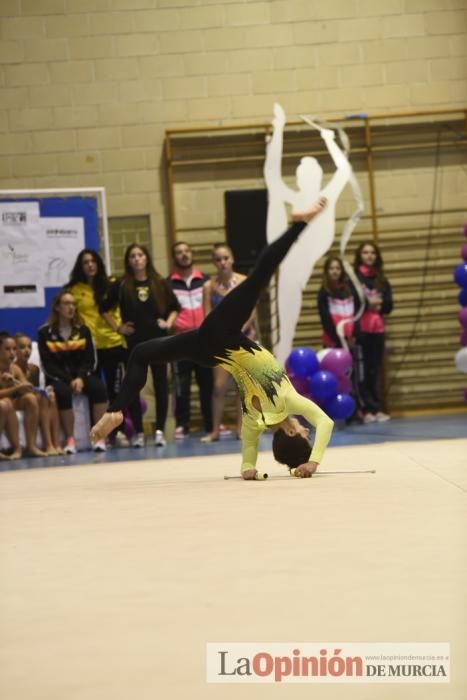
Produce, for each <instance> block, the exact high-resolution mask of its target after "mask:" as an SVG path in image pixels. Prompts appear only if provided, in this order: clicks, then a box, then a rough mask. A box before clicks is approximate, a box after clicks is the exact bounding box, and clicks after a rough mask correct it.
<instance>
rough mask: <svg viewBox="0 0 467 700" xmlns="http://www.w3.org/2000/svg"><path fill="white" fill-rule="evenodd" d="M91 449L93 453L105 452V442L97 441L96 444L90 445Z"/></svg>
mask: <svg viewBox="0 0 467 700" xmlns="http://www.w3.org/2000/svg"><path fill="white" fill-rule="evenodd" d="M92 449H93V451H94V452H106V451H107V445H106V444H105V440H104V439H102V440H97V441H96V442H93V443H92Z"/></svg>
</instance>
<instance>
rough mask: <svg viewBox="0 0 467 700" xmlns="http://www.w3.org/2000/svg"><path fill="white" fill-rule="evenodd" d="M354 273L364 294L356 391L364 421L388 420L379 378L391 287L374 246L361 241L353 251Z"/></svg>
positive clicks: (389, 310)
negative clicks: (364, 301)
mask: <svg viewBox="0 0 467 700" xmlns="http://www.w3.org/2000/svg"><path fill="white" fill-rule="evenodd" d="M354 267H355V273H356V275H357V277H358V279H359V280H360V282H361V284H362V286H363V290H364V292H365V296H366V304H367V306H366V309H365V311H364V312H363V314H362V316H361V318H360V321H359V326H360V332H359V334H358V344H359V347H360V348H361V360H362V361H361V362H359V363H358V367H359V377H358V382H359V394H360V400H361V403H362V410H363V421H364V423H374V422H375V421H378V422H384V421H387V420H389V419H390V416H389V415H388V414H387V413H384V412H383V410H382V407H383V401H382V399H381V395H380V389H379V386H380V381H381V373H382V368H383V362H384V341H385V335H384V316H385V315H387V314H390V313H391V311H392V306H393V305H392V290H391V285H390V284H389V282H388V280H387V278H386V277H385V275H384V271H383V259H382V257H381V253H380V250H379V248H378V246H377V245H375V244H374V243H371V242H367V243H362V244H361V245H360V246H359V247H358V249H357V252H356V253H355V262H354Z"/></svg>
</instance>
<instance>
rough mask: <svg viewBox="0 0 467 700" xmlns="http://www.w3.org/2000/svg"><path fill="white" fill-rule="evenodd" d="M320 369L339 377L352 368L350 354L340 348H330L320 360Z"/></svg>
mask: <svg viewBox="0 0 467 700" xmlns="http://www.w3.org/2000/svg"><path fill="white" fill-rule="evenodd" d="M320 369H322V370H324V371H325V372H332V374H334V375H335V376H336V377H341V376H342V375H344V374H347V372H349V371H350V370H351V369H352V355H351V354H350V352H349V351H348V350H343V349H342V348H336V349H335V350H331V352H329V353H328V354H327V355H326V357H325V358H323V360H322V361H321V363H320Z"/></svg>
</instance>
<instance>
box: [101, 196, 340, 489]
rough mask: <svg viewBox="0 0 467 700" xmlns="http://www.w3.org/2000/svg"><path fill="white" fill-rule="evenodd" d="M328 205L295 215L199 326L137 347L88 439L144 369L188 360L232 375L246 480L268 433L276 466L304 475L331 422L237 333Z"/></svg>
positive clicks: (114, 414)
mask: <svg viewBox="0 0 467 700" xmlns="http://www.w3.org/2000/svg"><path fill="white" fill-rule="evenodd" d="M326 203H327V200H326V199H325V198H320V199H319V201H318V202H317V203H316V204H314V205H313V206H311V207H310V208H309V209H307V210H305V211H303V212H293V213H292V220H293V222H294V223H293V224H292V225H291V226H290V228H289V229H288V230H287V231H286V232H285V233H283V234H282V235H281V236H280V237H279V238H277V239H276V240H275V241H274V242H273V243H271V244H269V245H267V246H266V247H265V248H264V249H263V251H262V252H261V254H260V256H259V258H258V260H257V262H256V264H255V267H254V268H253V270H252V271H251V273H250V274H249V276H248V277H247V278H246V279H245V280H244V281H243V282H241V284H239V285H238V286H237V287H235V288H234V289H233V290H232V291H231V292H230V294H227V295H226V296H225V297H224V298H223V299H222V301H221V302H220V303H219V304H218V306H216V308H215V309H213V311H212V312H211V313H210V314H209V315H208V316H207V317H206V318H205V319H204V321H203V323H202V324H201V326H200V327H199V328H197V329H196V330H193V331H188V332H186V333H181V334H179V335H175V336H169V337H166V338H156V339H153V340H148V341H146V342H143V343H140V344H138V345H137V346H136V347H135V348H134V349H133V351H132V353H131V356H130V360H129V364H128V367H127V371H126V375H125V378H124V381H123V383H122V386H121V389H120V393H119V394H118V395H117V397H116V398H115V400H114V401H113V402H112V404H111V405H110V407H109V409H108V411H107V412H106V413H105V414H104V415H103V416H102V418H101V419H100V420H99V421H98V422H97V423H96V424H95V425H94V427H93V428H92V430H91V439H92V440H93V441H94V442H96V441H97V440H101V439H103V438H105V437H106V436H107V435H108V434H109V433H110V432H111V431H112V430H114V428H116V427H117V426H118V425H120V423H121V422H122V421H123V413H122V411H123V409H125V408H126V407H127V406H129V404H130V403H131V402H132V401H133V400H134V398H135V397H136V396H137V395H138V393H139V392H140V391H141V389H142V388H143V387H144V385H145V383H146V377H147V370H148V366H149V365H150V364H154V363H158V362H172V361H178V360H191V361H193V362H196V363H198V364H200V365H202V366H203V367H216V366H221V367H224V369H226V370H227V372H229V373H230V374H231V375H232V377H233V378H234V380H235V382H236V384H237V385H238V389H239V392H240V397H241V402H242V411H243V421H242V431H241V439H242V466H241V474H242V476H243V478H244V479H247V480H253V479H256V478H260V475H259V474H258V471H257V469H256V460H257V455H258V442H259V438H260V435H261V433H262V432H263V431H264V430H265V429H266V428H269V429H271V430H272V432H273V433H274V437H273V443H272V450H273V455H274V457H275V459H276V461H277V462H279V463H281V464H285V465H287V466H288V467H289V468H290V469H293V474H294V475H295V476H298V477H301V478H309V477H311V476H312V474H313V473H314V472H315V471H316V469H317V467H318V464H319V463H320V461H321V460H322V457H323V454H324V450H325V449H326V446H327V444H328V442H329V439H330V437H331V433H332V427H333V421H332V420H331V419H330V418H329V417H328V416H327V415H326V414H325V413H324V411H322V410H321V409H320V408H319V407H318V406H317V405H316V404H315V403H313V401H310V400H309V399H306V398H305V397H303V396H301V395H300V394H298V393H297V392H296V391H295V389H294V387H293V386H292V384H291V383H290V381H289V379H288V377H287V374H286V373H285V371H284V369H283V368H282V367H281V366H280V364H279V363H278V362H277V360H276V359H275V358H274V357H273V355H271V353H270V352H268V351H267V350H266V349H265V348H263V347H261V345H259V344H258V343H256V342H255V341H254V340H251V339H250V338H247V336H245V335H244V334H243V333H242V332H241V329H242V327H243V326H244V325H245V323H246V321H247V320H248V319H249V318H250V316H251V313H252V311H253V309H254V307H255V305H256V303H257V301H258V298H259V295H260V292H261V289H262V288H263V287H264V286H265V285H267V284H268V282H269V281H270V279H271V277H272V275H273V274H274V272H275V270H276V269H277V268H278V267H279V265H280V263H281V262H282V260H283V259H284V258H285V256H286V255H287V253H288V252H289V250H290V248H291V247H292V245H293V244H294V243H295V241H296V240H297V239H298V237H299V236H300V233H301V232H302V231H303V230H304V228H305V226H306V224H307V223H309V222H310V221H311V219H313V218H314V217H315V216H317V215H319V214H320V213H321V211H322V210H323V209H324V207H325V206H326ZM295 415H301V416H303V417H304V418H305V419H306V420H307V421H308V423H310V424H311V425H312V426H314V428H315V431H316V432H315V439H314V445H312V444H311V441H310V439H309V430H308V429H307V428H305V427H304V426H303V425H301V424H300V423H299V421H298V420H297V419H296V418H295V417H294V416H295Z"/></svg>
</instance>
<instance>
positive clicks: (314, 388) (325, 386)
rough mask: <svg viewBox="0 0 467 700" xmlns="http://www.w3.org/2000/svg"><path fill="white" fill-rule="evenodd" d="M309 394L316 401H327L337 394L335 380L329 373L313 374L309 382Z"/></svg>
mask: <svg viewBox="0 0 467 700" xmlns="http://www.w3.org/2000/svg"><path fill="white" fill-rule="evenodd" d="M309 387H310V393H311V395H312V397H313V399H316V400H317V401H327V400H328V399H332V398H334V396H335V395H336V394H337V379H336V378H335V376H334V375H333V374H331V372H323V371H322V370H320V371H319V372H315V374H314V375H313V376H312V377H310V381H309Z"/></svg>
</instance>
